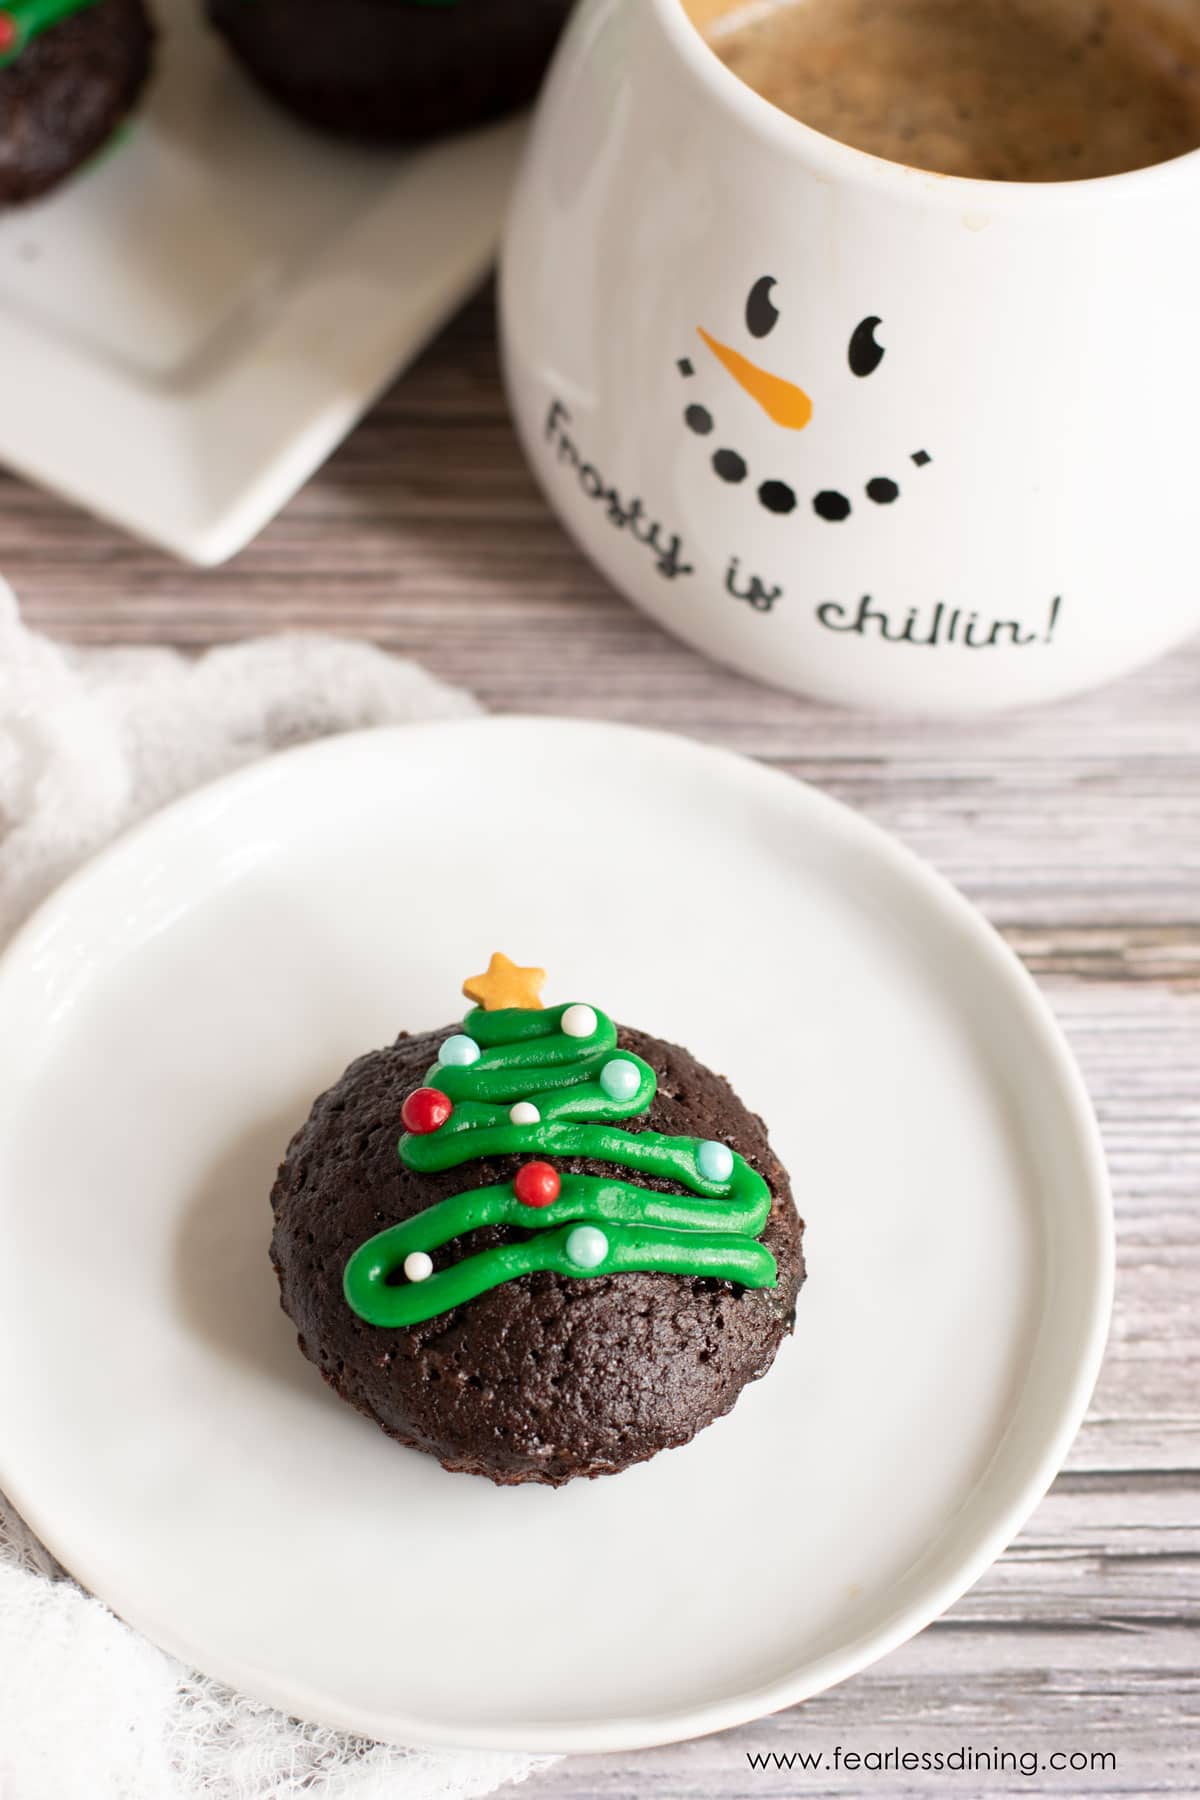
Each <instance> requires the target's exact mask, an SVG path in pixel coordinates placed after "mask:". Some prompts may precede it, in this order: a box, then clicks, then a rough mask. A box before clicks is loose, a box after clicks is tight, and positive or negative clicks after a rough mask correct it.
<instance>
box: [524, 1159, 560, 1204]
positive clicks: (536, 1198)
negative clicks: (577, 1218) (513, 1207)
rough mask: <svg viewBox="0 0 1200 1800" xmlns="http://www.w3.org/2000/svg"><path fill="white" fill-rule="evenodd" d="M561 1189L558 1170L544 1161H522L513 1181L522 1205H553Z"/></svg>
mask: <svg viewBox="0 0 1200 1800" xmlns="http://www.w3.org/2000/svg"><path fill="white" fill-rule="evenodd" d="M561 1190H562V1182H561V1181H560V1180H559V1179H558V1170H557V1169H552V1168H551V1167H550V1164H549V1163H544V1162H531V1163H522V1164H521V1167H520V1168H519V1169H518V1170H517V1174H516V1179H515V1180H514V1182H513V1192H514V1193H515V1194H516V1196H517V1199H518V1200H519V1201H520V1202H521V1205H522V1206H553V1204H554V1202H555V1201H556V1200H557V1199H558V1196H559V1193H560V1192H561Z"/></svg>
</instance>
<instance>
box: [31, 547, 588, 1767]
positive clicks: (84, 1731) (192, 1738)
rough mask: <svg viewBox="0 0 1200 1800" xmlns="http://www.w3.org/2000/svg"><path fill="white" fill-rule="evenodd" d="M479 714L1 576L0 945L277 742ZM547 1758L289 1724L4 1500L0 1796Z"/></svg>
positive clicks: (307, 646)
mask: <svg viewBox="0 0 1200 1800" xmlns="http://www.w3.org/2000/svg"><path fill="white" fill-rule="evenodd" d="M478 710H479V709H478V707H477V706H476V704H475V702H474V701H473V700H472V699H471V698H470V696H469V695H467V694H464V693H460V692H458V691H456V690H455V689H453V688H449V687H446V686H445V685H444V684H443V683H441V682H440V681H436V680H435V679H434V678H433V677H432V676H430V675H428V674H426V673H425V671H424V670H423V669H420V668H418V667H417V666H416V665H415V664H413V663H409V662H401V661H399V660H397V659H396V658H394V657H391V656H388V655H386V654H384V652H383V651H380V650H376V649H374V648H372V647H371V646H370V645H367V644H355V643H348V642H346V641H344V640H342V639H339V638H331V637H319V636H308V635H306V636H294V635H293V636H281V637H274V638H263V639H259V640H257V641H255V642H253V643H243V644H234V645H230V646H228V647H227V648H222V649H218V650H211V651H209V652H208V653H207V654H206V655H204V656H201V657H199V658H197V659H195V660H187V659H185V658H184V657H182V656H180V655H179V654H178V653H177V652H175V651H171V650H157V649H153V650H150V649H147V650H136V649H135V650H71V649H66V648H64V647H63V646H61V645H58V644H54V643H51V642H50V641H49V640H48V639H46V638H43V637H39V636H37V635H36V634H35V633H34V632H31V631H28V630H27V629H26V628H25V627H24V626H23V625H22V624H21V621H20V619H19V618H18V615H17V608H16V602H15V601H14V599H13V597H12V594H11V592H10V591H9V589H7V588H6V587H5V586H4V584H3V583H2V582H0V945H2V944H3V943H4V942H5V941H6V940H7V938H8V937H9V936H10V935H11V933H12V932H13V931H14V930H15V928H16V927H17V925H18V924H20V922H21V920H22V919H23V918H24V917H25V915H26V914H27V913H28V912H29V911H30V910H31V909H32V908H33V907H34V906H35V905H36V904H37V902H38V901H39V900H41V899H42V898H43V896H44V895H46V894H47V893H49V891H50V890H51V888H53V887H54V886H55V884H56V883H57V882H59V881H61V879H62V878H63V876H64V875H66V874H68V873H69V871H70V870H71V869H73V868H74V867H75V866H76V865H77V864H78V863H80V862H81V861H83V859H84V858H85V857H87V856H89V855H90V854H91V853H92V852H93V851H94V850H97V849H98V848H99V847H100V846H101V845H102V844H103V843H105V842H106V841H107V840H108V839H109V838H111V837H112V836H113V835H114V834H115V833H116V832H118V831H121V830H122V829H123V828H124V827H125V826H127V825H130V824H132V823H133V822H134V820H136V819H140V818H143V817H144V816H145V815H146V814H147V813H150V812H153V811H154V809H155V808H156V807H159V806H162V805H163V804H164V803H165V802H166V801H168V800H171V799H173V798H174V797H175V795H177V794H181V793H184V792H185V791H186V790H187V789H189V788H192V787H195V786H196V785H197V784H198V783H200V782H203V781H210V780H212V779H213V778H214V777H216V776H218V775H222V774H224V773H225V772H226V771H227V770H230V769H236V768H240V767H241V766H242V765H243V764H245V763H249V762H253V761H254V760H255V758H256V757H260V756H264V755H266V754H267V753H268V752H269V751H271V750H276V749H279V748H281V747H283V746H284V745H288V744H296V743H302V742H304V741H305V740H306V739H309V738H316V737H321V736H323V735H325V734H327V733H330V732H337V731H346V730H350V729H353V728H356V727H359V726H366V725H385V724H388V725H391V724H397V723H402V722H407V721H412V720H418V719H439V718H454V717H463V716H466V715H468V714H471V713H474V712H477V711H478ZM552 1760H553V1759H552V1758H544V1757H543V1758H537V1757H532V1756H521V1755H508V1754H502V1753H499V1752H497V1753H494V1754H493V1753H486V1752H476V1751H461V1752H459V1751H420V1750H401V1749H395V1748H392V1747H390V1746H387V1745H382V1744H372V1743H367V1742H364V1741H362V1740H359V1739H355V1738H351V1737H348V1736H346V1735H344V1734H343V1733H340V1732H336V1731H326V1730H322V1729H320V1728H318V1727H316V1726H313V1725H305V1724H301V1723H299V1722H298V1721H297V1720H295V1719H289V1718H287V1717H285V1716H284V1715H283V1714H282V1713H279V1712H276V1711H274V1710H273V1709H272V1708H271V1707H268V1706H262V1705H260V1704H258V1703H257V1702H256V1701H253V1700H249V1699H247V1698H246V1696H245V1695H243V1694H237V1693H234V1692H232V1691H231V1690H230V1689H228V1688H225V1687H222V1686H221V1685H220V1684H219V1683H218V1682H215V1681H210V1680H208V1679H206V1678H205V1677H204V1676H201V1675H198V1674H196V1673H195V1672H194V1671H193V1670H191V1669H187V1668H185V1667H184V1666H183V1665H182V1664H181V1663H178V1662H176V1661H175V1660H174V1659H173V1658H172V1657H169V1656H166V1655H164V1654H163V1652H162V1651H160V1650H157V1649H156V1648H155V1647H154V1645H153V1644H150V1643H149V1642H147V1640H146V1639H145V1638H143V1637H140V1636H139V1635H138V1634H137V1633H136V1632H134V1631H131V1630H130V1629H129V1627H128V1626H126V1625H123V1624H121V1622H120V1621H119V1620H118V1619H116V1618H114V1616H113V1615H112V1613H110V1612H109V1611H108V1609H107V1607H105V1606H103V1605H101V1603H100V1602H99V1601H98V1600H94V1599H92V1598H91V1596H90V1595H88V1594H85V1593H84V1592H83V1591H82V1590H81V1589H80V1588H78V1587H77V1586H76V1585H75V1583H74V1582H73V1581H72V1580H71V1579H70V1577H69V1576H67V1575H66V1574H65V1573H64V1571H63V1570H62V1569H60V1568H59V1567H58V1566H57V1565H56V1564H55V1562H54V1560H53V1558H52V1557H51V1556H50V1555H49V1554H48V1553H47V1552H46V1550H45V1549H44V1548H43V1547H42V1546H41V1545H40V1544H39V1543H38V1542H37V1540H36V1539H35V1538H33V1536H32V1535H31V1533H30V1532H29V1530H28V1529H27V1527H26V1526H25V1525H24V1524H23V1523H22V1521H21V1520H20V1519H19V1518H18V1517H17V1515H16V1514H15V1513H14V1512H13V1511H12V1509H11V1508H10V1507H8V1506H6V1504H5V1503H4V1500H3V1497H2V1496H0V1800H285V1796H289V1795H295V1796H297V1797H302V1800H467V1797H468V1796H473V1795H480V1794H487V1793H490V1792H491V1791H492V1790H493V1789H494V1788H496V1787H498V1786H499V1785H500V1784H501V1783H503V1782H506V1781H507V1782H511V1781H519V1780H523V1779H524V1777H525V1776H526V1775H528V1774H530V1773H531V1772H532V1771H533V1770H534V1769H537V1768H541V1767H543V1766H545V1765H546V1764H547V1763H548V1762H549V1761H552Z"/></svg>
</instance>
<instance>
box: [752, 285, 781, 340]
mask: <svg viewBox="0 0 1200 1800" xmlns="http://www.w3.org/2000/svg"><path fill="white" fill-rule="evenodd" d="M774 286H775V277H774V276H773V275H760V276H759V278H758V280H757V281H756V282H755V284H754V286H753V287H752V288H751V289H750V295H749V298H748V299H747V301H746V330H747V331H748V332H749V333H750V336H751V337H756V338H764V337H766V335H767V333H768V332H769V331H774V329H775V327H776V325H777V324H778V322H779V308H778V307H777V306H773V305H772V304H771V289H772V288H773V287H774Z"/></svg>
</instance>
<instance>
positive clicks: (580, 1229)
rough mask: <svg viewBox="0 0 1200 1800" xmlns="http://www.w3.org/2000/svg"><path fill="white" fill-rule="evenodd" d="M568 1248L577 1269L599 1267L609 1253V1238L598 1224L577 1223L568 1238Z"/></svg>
mask: <svg viewBox="0 0 1200 1800" xmlns="http://www.w3.org/2000/svg"><path fill="white" fill-rule="evenodd" d="M566 1249H567V1256H568V1258H569V1260H570V1261H571V1262H573V1263H574V1264H575V1267H576V1268H577V1269H598V1268H599V1267H600V1264H601V1263H602V1262H603V1261H604V1259H605V1257H606V1256H607V1255H608V1239H607V1238H606V1237H605V1235H604V1233H603V1232H602V1231H601V1230H600V1227H599V1226H598V1225H577V1226H576V1227H575V1229H574V1231H572V1232H571V1233H570V1235H569V1236H568V1238H567V1244H566Z"/></svg>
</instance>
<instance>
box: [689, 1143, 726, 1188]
mask: <svg viewBox="0 0 1200 1800" xmlns="http://www.w3.org/2000/svg"><path fill="white" fill-rule="evenodd" d="M696 1167H697V1169H698V1170H699V1171H700V1173H701V1175H703V1177H704V1179H705V1181H728V1180H729V1177H730V1176H731V1175H732V1174H733V1151H732V1150H731V1149H730V1148H729V1145H728V1144H718V1143H717V1142H716V1141H715V1139H713V1138H709V1139H708V1140H707V1142H705V1143H703V1144H701V1146H700V1148H699V1149H698V1150H697V1152H696Z"/></svg>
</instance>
